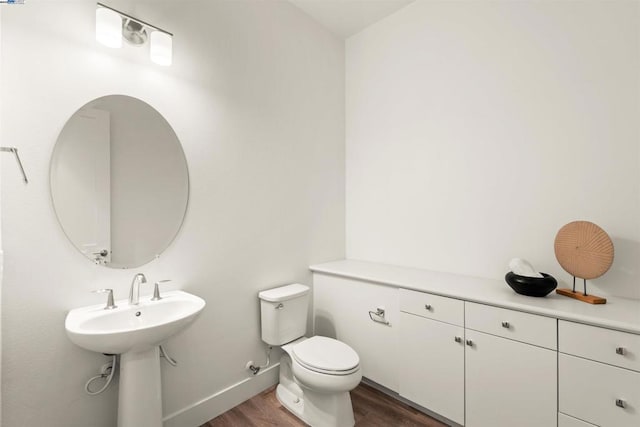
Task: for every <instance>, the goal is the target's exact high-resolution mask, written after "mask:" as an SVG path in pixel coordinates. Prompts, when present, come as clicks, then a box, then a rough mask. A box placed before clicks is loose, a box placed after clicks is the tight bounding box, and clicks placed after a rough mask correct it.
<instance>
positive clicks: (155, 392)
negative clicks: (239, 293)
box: [65, 291, 205, 427]
mask: <svg viewBox="0 0 640 427" xmlns="http://www.w3.org/2000/svg"><path fill="white" fill-rule="evenodd" d="M116 305H117V308H114V309H111V310H105V309H104V304H102V305H93V306H89V307H82V308H77V309H74V310H71V311H70V312H69V314H67V318H66V320H65V329H66V330H67V335H68V336H69V339H70V340H71V341H72V342H73V343H74V344H76V345H78V346H80V347H82V348H85V349H87V350H91V351H95V352H98V353H106V354H120V355H121V356H120V387H119V396H118V427H161V426H162V396H161V387H160V353H159V347H158V346H159V345H160V344H161V343H162V342H163V341H166V340H167V339H168V338H170V337H171V336H172V335H175V334H177V333H178V332H180V331H182V330H183V329H184V328H185V327H186V326H187V325H189V324H190V323H191V322H192V321H193V320H194V319H195V318H196V316H197V315H198V314H199V313H200V312H201V311H202V310H203V309H204V306H205V301H204V300H203V299H202V298H200V297H197V296H195V295H192V294H189V293H186V292H182V291H172V292H166V293H164V294H163V296H162V299H160V300H158V301H151V300H144V301H140V303H139V304H138V305H129V303H128V301H127V300H122V301H116Z"/></svg>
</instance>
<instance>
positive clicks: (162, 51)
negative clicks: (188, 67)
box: [149, 31, 173, 66]
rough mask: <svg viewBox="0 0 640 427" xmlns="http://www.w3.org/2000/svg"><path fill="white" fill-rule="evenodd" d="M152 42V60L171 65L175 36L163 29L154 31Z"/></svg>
mask: <svg viewBox="0 0 640 427" xmlns="http://www.w3.org/2000/svg"><path fill="white" fill-rule="evenodd" d="M150 43H151V45H150V47H149V55H150V56H151V60H152V61H153V62H155V63H156V64H158V65H164V66H169V65H171V58H172V50H173V48H172V45H173V37H172V36H171V35H170V34H167V33H163V32H162V31H153V32H152V33H151V42H150Z"/></svg>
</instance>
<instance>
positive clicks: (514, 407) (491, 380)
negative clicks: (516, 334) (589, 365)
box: [465, 330, 558, 427]
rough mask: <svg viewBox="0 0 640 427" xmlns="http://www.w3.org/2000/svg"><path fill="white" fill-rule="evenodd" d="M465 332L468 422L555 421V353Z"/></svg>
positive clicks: (487, 425)
mask: <svg viewBox="0 0 640 427" xmlns="http://www.w3.org/2000/svg"><path fill="white" fill-rule="evenodd" d="M465 334H466V336H465V338H466V344H467V345H466V346H465V377H466V378H465V385H466V402H465V409H466V411H465V412H466V426H468V427H494V426H518V427H527V426H531V427H543V426H544V427H553V426H556V425H557V417H558V405H557V395H558V393H557V376H558V361H557V359H558V357H557V353H556V352H555V351H552V350H547V349H544V348H541V347H536V346H533V345H530V344H524V343H521V342H517V341H512V340H509V339H506V338H500V337H496V336H493V335H488V334H485V333H482V332H476V331H470V330H466V331H465ZM469 344H470V345H469Z"/></svg>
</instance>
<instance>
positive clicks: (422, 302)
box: [400, 289, 464, 326]
mask: <svg viewBox="0 0 640 427" xmlns="http://www.w3.org/2000/svg"><path fill="white" fill-rule="evenodd" d="M400 310H401V311H404V312H405V313H411V314H416V315H418V316H422V317H426V318H429V319H434V320H439V321H441V322H446V323H451V324H453V325H458V326H464V302H463V301H462V300H459V299H454V298H447V297H441V296H437V295H432V294H427V293H424V292H416V291H409V290H407V289H400Z"/></svg>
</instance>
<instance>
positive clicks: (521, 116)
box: [346, 1, 640, 298]
mask: <svg viewBox="0 0 640 427" xmlns="http://www.w3.org/2000/svg"><path fill="white" fill-rule="evenodd" d="M639 8H640V3H638V2H635V1H554V2H547V1H518V2H515V1H491V2H489V1H486V2H485V1H455V2H449V1H417V2H415V3H412V4H410V5H409V6H407V7H406V8H404V9H402V10H400V11H399V12H397V13H396V14H394V15H391V16H390V17H388V18H387V19H385V20H383V21H381V22H379V23H377V24H375V25H373V26H372V27H369V28H368V29H366V30H364V31H363V32H361V33H359V34H357V35H355V36H353V37H351V38H350V39H348V40H347V48H346V88H347V89H346V114H347V131H346V139H347V142H346V143H347V186H346V188H347V193H346V194H347V222H346V224H347V225H346V227H347V257H348V258H352V259H363V260H369V261H378V262H384V263H390V264H398V265H406V266H415V267H421V268H428V269H433V270H442V271H449V272H456V273H462V274H469V275H476V276H483V277H495V278H500V277H503V275H504V273H505V272H506V270H507V263H508V261H509V259H511V258H512V257H523V258H526V259H529V260H530V261H532V262H533V263H534V265H536V266H537V267H538V269H539V270H540V271H545V272H549V273H551V274H552V275H554V276H555V277H557V278H558V279H560V280H562V281H565V282H569V281H570V276H569V274H568V273H566V272H564V271H563V270H562V269H561V267H560V266H559V264H558V263H557V261H556V259H555V256H554V252H553V242H554V238H555V235H556V233H557V231H558V230H559V229H560V227H561V226H563V225H564V224H566V223H568V222H570V221H573V220H579V219H584V220H590V221H593V222H595V223H596V224H599V225H600V226H601V227H603V228H604V229H605V230H606V231H607V232H608V233H609V235H610V236H611V237H612V239H613V241H614V245H615V249H616V259H615V261H614V264H613V267H612V270H611V271H609V273H607V274H606V275H605V276H603V277H602V278H601V279H598V280H595V281H593V283H592V288H591V289H592V291H593V292H594V293H600V294H605V295H621V296H628V297H634V298H640V285H639V283H640V272H639V269H640V152H639V148H640V127H639V126H640V125H639V123H640V46H639V43H640V26H639V25H638V23H639V22H640V11H639ZM505 286H506V285H505Z"/></svg>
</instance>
